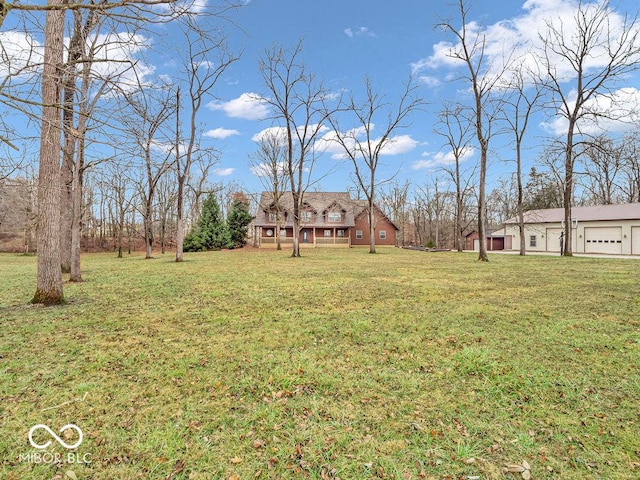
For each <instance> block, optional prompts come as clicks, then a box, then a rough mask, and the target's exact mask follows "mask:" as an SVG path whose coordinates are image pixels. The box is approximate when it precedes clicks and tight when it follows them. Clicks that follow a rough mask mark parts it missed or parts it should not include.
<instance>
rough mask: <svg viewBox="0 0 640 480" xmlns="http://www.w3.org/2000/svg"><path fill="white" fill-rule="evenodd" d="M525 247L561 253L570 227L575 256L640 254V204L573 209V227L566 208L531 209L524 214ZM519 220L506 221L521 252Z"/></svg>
mask: <svg viewBox="0 0 640 480" xmlns="http://www.w3.org/2000/svg"><path fill="white" fill-rule="evenodd" d="M524 224H525V228H524V236H525V247H526V251H528V252H558V253H559V252H560V251H561V246H562V241H563V238H564V235H565V234H566V232H567V228H570V229H571V250H572V252H574V253H599V254H611V255H640V203H627V204H621V205H598V206H591V207H573V208H572V209H571V225H569V226H567V225H565V222H564V209H562V208H550V209H544V210H529V211H527V212H525V214H524ZM519 235H520V232H519V228H518V219H517V217H516V218H511V219H509V220H507V221H506V222H505V226H504V236H505V238H506V237H511V245H512V249H514V250H517V249H519V245H520V237H519Z"/></svg>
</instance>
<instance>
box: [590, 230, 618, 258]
mask: <svg viewBox="0 0 640 480" xmlns="http://www.w3.org/2000/svg"><path fill="white" fill-rule="evenodd" d="M584 242H585V245H584V251H585V252H587V253H613V254H620V253H622V227H587V228H585V229H584Z"/></svg>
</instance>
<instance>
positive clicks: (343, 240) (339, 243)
mask: <svg viewBox="0 0 640 480" xmlns="http://www.w3.org/2000/svg"><path fill="white" fill-rule="evenodd" d="M256 230H258V231H257V232H256V238H257V239H258V242H257V243H258V245H257V246H258V247H260V248H276V246H277V242H278V239H277V238H276V236H275V229H274V228H268V227H267V228H265V227H257V229H256ZM299 238H300V247H301V248H306V247H331V248H334V247H338V248H349V247H350V246H351V235H349V228H344V227H342V228H337V227H336V228H303V229H302V230H301V231H300V237H299ZM280 245H281V246H283V247H287V246H293V229H292V228H286V229H282V230H281V231H280Z"/></svg>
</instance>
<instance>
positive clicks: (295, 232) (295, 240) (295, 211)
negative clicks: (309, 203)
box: [291, 192, 301, 257]
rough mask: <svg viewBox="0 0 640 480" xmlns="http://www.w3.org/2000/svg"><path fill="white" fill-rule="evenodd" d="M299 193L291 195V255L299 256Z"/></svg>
mask: <svg viewBox="0 0 640 480" xmlns="http://www.w3.org/2000/svg"><path fill="white" fill-rule="evenodd" d="M300 203H301V201H300V194H298V193H297V192H295V193H294V195H293V251H292V252H291V256H292V257H300Z"/></svg>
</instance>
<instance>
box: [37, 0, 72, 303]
mask: <svg viewBox="0 0 640 480" xmlns="http://www.w3.org/2000/svg"><path fill="white" fill-rule="evenodd" d="M62 3H63V2H62V0H49V2H48V4H49V5H50V6H52V7H54V8H55V7H60V6H61V5H62ZM64 17H65V12H64V10H56V9H53V10H49V11H47V14H46V20H45V45H44V66H43V70H42V104H43V108H42V131H41V139H40V166H39V172H38V174H39V177H38V262H37V265H38V273H37V285H36V293H35V295H34V297H33V300H32V302H33V303H43V304H45V305H59V304H61V303H63V302H64V295H63V291H62V272H61V270H60V265H61V262H60V146H61V141H62V125H61V116H60V110H61V109H60V91H61V86H62V85H61V83H62V78H61V77H62V74H61V70H60V67H61V65H62V62H63V51H64V38H63V37H64Z"/></svg>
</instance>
